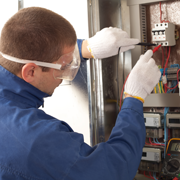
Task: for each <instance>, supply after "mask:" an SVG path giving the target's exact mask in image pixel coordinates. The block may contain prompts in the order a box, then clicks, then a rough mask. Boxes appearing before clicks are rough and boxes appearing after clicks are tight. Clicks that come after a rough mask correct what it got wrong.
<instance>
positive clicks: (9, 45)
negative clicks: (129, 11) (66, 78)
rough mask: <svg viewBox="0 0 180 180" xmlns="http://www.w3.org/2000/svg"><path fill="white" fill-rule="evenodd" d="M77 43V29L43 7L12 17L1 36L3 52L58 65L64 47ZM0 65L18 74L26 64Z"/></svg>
mask: <svg viewBox="0 0 180 180" xmlns="http://www.w3.org/2000/svg"><path fill="white" fill-rule="evenodd" d="M75 43H76V33H75V30H74V28H73V26H72V25H71V24H70V23H69V22H68V21H67V20H66V19H65V18H63V17H62V16H61V15H59V14H56V13H55V12H52V11H50V10H48V9H44V8H40V7H30V8H24V9H22V10H20V11H18V12H17V13H16V14H15V15H14V16H12V17H11V18H10V19H9V20H8V21H7V22H6V24H5V25H4V27H3V29H2V32H1V39H0V51H1V52H2V53H4V54H7V55H10V56H13V57H17V58H21V59H28V60H37V61H43V62H54V61H56V60H57V59H58V58H59V57H60V56H61V55H62V51H63V49H64V47H68V46H69V47H70V46H73V45H75ZM0 65H1V66H3V67H4V68H6V69H7V70H8V71H10V72H12V73H13V74H17V73H18V72H20V70H21V69H22V67H23V64H19V63H15V62H12V61H9V60H6V59H5V58H3V57H2V56H1V57H0Z"/></svg>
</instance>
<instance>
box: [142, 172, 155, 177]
mask: <svg viewBox="0 0 180 180" xmlns="http://www.w3.org/2000/svg"><path fill="white" fill-rule="evenodd" d="M144 176H145V177H147V178H149V179H154V178H153V177H149V176H147V175H146V172H145V171H144Z"/></svg>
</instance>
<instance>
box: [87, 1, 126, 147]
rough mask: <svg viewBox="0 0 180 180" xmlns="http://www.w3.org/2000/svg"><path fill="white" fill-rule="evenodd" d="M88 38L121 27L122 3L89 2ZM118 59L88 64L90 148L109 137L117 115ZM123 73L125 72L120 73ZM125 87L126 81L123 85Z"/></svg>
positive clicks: (95, 61)
mask: <svg viewBox="0 0 180 180" xmlns="http://www.w3.org/2000/svg"><path fill="white" fill-rule="evenodd" d="M88 18H89V35H90V37H91V36H93V35H95V34H96V32H97V31H99V30H101V29H103V28H105V27H110V26H112V27H120V1H119V0H111V1H109V0H97V1H91V0H89V1H88ZM119 57H120V56H113V57H110V58H106V59H103V60H101V59H91V61H90V63H89V65H88V81H89V82H90V84H89V85H88V91H89V102H90V104H89V107H90V127H91V130H90V132H91V145H95V144H97V143H100V142H104V141H106V140H107V139H108V138H109V135H110V133H111V130H112V128H113V126H114V124H115V121H116V117H117V114H118V109H119V108H118V101H119V89H118V88H119V78H118V77H119V69H122V67H119V62H120V61H119ZM121 72H122V71H121ZM122 85H123V82H122Z"/></svg>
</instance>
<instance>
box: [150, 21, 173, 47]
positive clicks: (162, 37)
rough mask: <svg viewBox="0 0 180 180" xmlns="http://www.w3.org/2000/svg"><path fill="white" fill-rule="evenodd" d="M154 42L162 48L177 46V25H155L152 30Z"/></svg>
mask: <svg viewBox="0 0 180 180" xmlns="http://www.w3.org/2000/svg"><path fill="white" fill-rule="evenodd" d="M152 41H153V42H155V43H156V44H157V45H160V44H161V45H162V46H174V45H176V40H175V25H174V24H172V23H168V22H166V23H157V24H155V28H153V29H152Z"/></svg>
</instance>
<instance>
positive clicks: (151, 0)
mask: <svg viewBox="0 0 180 180" xmlns="http://www.w3.org/2000/svg"><path fill="white" fill-rule="evenodd" d="M160 1H168V0H136V1H134V0H127V5H128V6H132V5H137V4H149V3H155V2H160Z"/></svg>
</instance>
